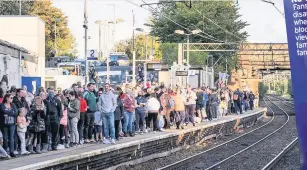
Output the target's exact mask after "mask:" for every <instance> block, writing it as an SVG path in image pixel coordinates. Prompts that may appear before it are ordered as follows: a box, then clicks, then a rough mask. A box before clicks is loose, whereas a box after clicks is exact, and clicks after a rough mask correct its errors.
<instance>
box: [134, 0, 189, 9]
mask: <svg viewBox="0 0 307 170" xmlns="http://www.w3.org/2000/svg"><path fill="white" fill-rule="evenodd" d="M174 2H181V3H183V4H185V5H186V6H187V7H189V8H192V0H189V2H188V4H187V2H186V1H176V0H169V1H167V0H166V1H160V2H155V3H146V4H142V5H140V7H143V6H150V5H161V4H165V3H174Z"/></svg>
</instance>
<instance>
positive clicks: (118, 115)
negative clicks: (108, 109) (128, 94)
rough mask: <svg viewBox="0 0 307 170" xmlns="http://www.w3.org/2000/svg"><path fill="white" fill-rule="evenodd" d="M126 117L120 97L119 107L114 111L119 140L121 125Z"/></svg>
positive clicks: (116, 136) (118, 99)
mask: <svg viewBox="0 0 307 170" xmlns="http://www.w3.org/2000/svg"><path fill="white" fill-rule="evenodd" d="M123 117H124V104H123V102H122V100H121V99H120V96H118V97H117V107H116V109H115V111H114V120H115V138H116V140H119V132H120V129H119V124H120V121H121V120H122V118H123Z"/></svg>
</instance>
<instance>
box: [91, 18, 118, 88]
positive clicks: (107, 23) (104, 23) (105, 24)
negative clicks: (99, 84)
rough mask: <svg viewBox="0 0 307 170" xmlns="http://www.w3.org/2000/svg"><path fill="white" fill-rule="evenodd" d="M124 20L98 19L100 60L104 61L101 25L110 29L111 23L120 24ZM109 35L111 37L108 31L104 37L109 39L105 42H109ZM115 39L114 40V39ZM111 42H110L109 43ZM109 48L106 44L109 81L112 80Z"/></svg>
mask: <svg viewBox="0 0 307 170" xmlns="http://www.w3.org/2000/svg"><path fill="white" fill-rule="evenodd" d="M121 22H124V20H123V19H121V18H119V19H116V20H114V21H106V20H97V21H96V22H95V23H96V24H98V25H99V52H98V53H99V60H100V61H102V49H101V26H106V27H105V29H107V31H109V29H108V28H109V25H111V24H118V23H121ZM114 29H115V28H114V26H113V37H114V32H115V31H114ZM108 37H109V32H107V36H106V37H104V38H107V40H106V41H105V42H108ZM113 41H114V40H113ZM108 44H109V43H108ZM108 48H109V46H108V45H106V44H105V48H104V49H105V51H104V53H105V56H106V59H107V61H106V62H107V82H110V66H109V54H108Z"/></svg>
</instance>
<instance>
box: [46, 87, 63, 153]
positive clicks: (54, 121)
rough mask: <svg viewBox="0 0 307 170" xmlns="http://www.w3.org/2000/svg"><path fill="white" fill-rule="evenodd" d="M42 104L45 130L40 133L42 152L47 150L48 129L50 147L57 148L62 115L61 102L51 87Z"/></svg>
mask: <svg viewBox="0 0 307 170" xmlns="http://www.w3.org/2000/svg"><path fill="white" fill-rule="evenodd" d="M44 105H45V107H46V118H45V124H46V130H45V132H44V133H43V134H42V143H43V150H42V152H43V153H44V152H47V148H48V147H47V146H48V143H49V142H48V131H51V143H52V144H51V149H52V150H57V145H58V142H59V127H60V120H61V118H62V117H63V110H62V103H61V101H60V100H59V99H58V98H57V97H55V96H54V90H53V89H49V92H48V97H47V99H45V100H44Z"/></svg>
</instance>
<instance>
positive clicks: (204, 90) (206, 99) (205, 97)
mask: <svg viewBox="0 0 307 170" xmlns="http://www.w3.org/2000/svg"><path fill="white" fill-rule="evenodd" d="M203 97H204V100H203V101H204V105H203V107H204V108H203V109H204V110H206V105H207V102H208V100H209V96H208V94H207V93H206V89H203ZM207 117H208V115H207ZM204 120H205V118H204V117H203V121H204Z"/></svg>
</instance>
